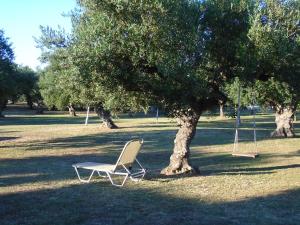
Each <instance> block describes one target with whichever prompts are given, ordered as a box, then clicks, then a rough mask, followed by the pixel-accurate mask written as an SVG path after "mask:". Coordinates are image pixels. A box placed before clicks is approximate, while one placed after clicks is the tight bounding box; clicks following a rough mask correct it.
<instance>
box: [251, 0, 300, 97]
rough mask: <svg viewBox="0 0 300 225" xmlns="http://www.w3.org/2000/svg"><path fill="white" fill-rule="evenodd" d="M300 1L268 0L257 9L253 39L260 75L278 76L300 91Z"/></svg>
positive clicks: (252, 29)
mask: <svg viewBox="0 0 300 225" xmlns="http://www.w3.org/2000/svg"><path fill="white" fill-rule="evenodd" d="M299 18H300V2H299V1H297V0H287V1H279V0H264V1H260V2H259V3H258V4H257V5H256V8H255V12H254V14H253V17H252V21H251V23H252V25H251V29H250V30H249V35H248V36H249V38H250V40H251V43H252V45H253V46H254V48H255V55H253V60H255V61H256V64H257V67H256V68H255V69H256V73H257V74H258V77H267V78H270V77H275V78H276V79H277V80H278V81H285V82H287V83H288V84H289V85H291V87H293V88H294V89H297V90H298V93H299V90H300V82H299V77H300V76H299V65H300V58H299V52H300V37H299V31H300V30H299Z"/></svg>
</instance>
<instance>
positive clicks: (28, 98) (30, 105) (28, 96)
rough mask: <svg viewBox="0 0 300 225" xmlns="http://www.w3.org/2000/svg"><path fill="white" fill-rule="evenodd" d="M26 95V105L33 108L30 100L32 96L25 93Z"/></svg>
mask: <svg viewBox="0 0 300 225" xmlns="http://www.w3.org/2000/svg"><path fill="white" fill-rule="evenodd" d="M25 97H26V102H27V105H28V106H29V109H33V102H32V98H31V96H30V95H25Z"/></svg>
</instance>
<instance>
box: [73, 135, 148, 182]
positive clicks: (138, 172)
mask: <svg viewBox="0 0 300 225" xmlns="http://www.w3.org/2000/svg"><path fill="white" fill-rule="evenodd" d="M142 145H143V140H131V141H128V142H127V143H126V144H125V146H124V148H123V150H122V152H121V154H120V156H119V159H118V160H117V162H116V164H106V163H96V162H83V163H77V164H73V165H72V166H73V167H74V169H75V171H76V174H77V176H78V179H79V180H80V181H81V182H85V183H89V182H90V180H91V178H92V176H93V174H94V173H95V172H97V173H98V175H99V176H100V177H108V178H109V180H110V182H111V183H112V185H114V186H123V185H124V184H125V182H126V180H127V178H128V177H129V178H130V179H131V180H133V181H139V180H141V179H143V177H144V176H145V174H146V170H145V169H144V168H143V167H142V165H141V164H140V162H139V161H138V160H137V158H136V156H137V154H138V152H139V151H140V149H141V147H142ZM79 169H86V170H91V171H92V172H91V174H90V175H89V177H88V178H87V179H82V178H81V176H80V174H79V171H78V170H79ZM113 175H117V176H124V179H123V180H122V181H121V183H120V184H117V183H115V181H114V180H113V178H112V176H113Z"/></svg>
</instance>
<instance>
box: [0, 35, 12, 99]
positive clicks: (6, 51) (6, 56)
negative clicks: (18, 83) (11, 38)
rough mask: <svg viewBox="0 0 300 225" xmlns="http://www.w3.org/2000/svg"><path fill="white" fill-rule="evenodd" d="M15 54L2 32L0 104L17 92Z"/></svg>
mask: <svg viewBox="0 0 300 225" xmlns="http://www.w3.org/2000/svg"><path fill="white" fill-rule="evenodd" d="M13 59H14V54H13V50H12V48H11V44H10V43H9V42H8V38H6V37H5V36H4V31H2V30H0V103H1V104H2V103H3V102H4V101H6V100H7V99H8V98H9V97H10V96H11V95H13V94H14V92H15V81H14V78H13V76H14V71H13Z"/></svg>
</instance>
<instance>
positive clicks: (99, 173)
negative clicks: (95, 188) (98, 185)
mask: <svg viewBox="0 0 300 225" xmlns="http://www.w3.org/2000/svg"><path fill="white" fill-rule="evenodd" d="M97 173H98V175H99V177H107V175H106V173H105V175H102V174H101V172H100V171H98V170H97ZM103 173H104V172H103Z"/></svg>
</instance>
